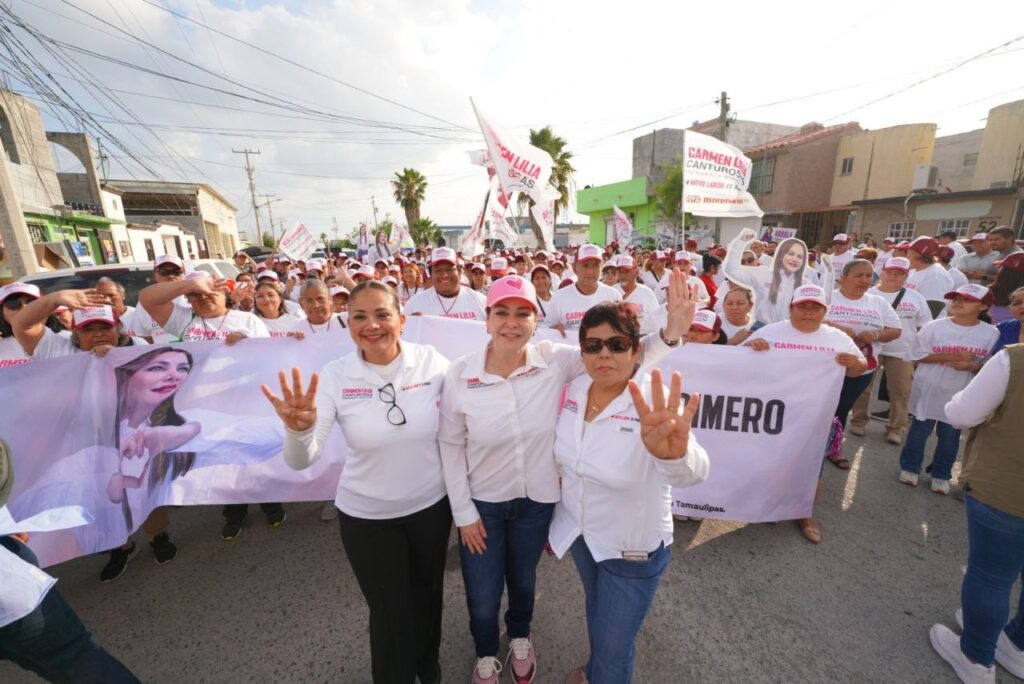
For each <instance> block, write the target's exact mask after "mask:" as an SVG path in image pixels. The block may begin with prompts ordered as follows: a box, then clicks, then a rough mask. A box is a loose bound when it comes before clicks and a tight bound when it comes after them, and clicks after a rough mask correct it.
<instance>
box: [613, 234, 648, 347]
mask: <svg viewBox="0 0 1024 684" xmlns="http://www.w3.org/2000/svg"><path fill="white" fill-rule="evenodd" d="M613 259H614V260H615V262H614V265H615V267H616V269H617V270H618V276H619V278H618V283H617V284H615V285H614V286H613V287H614V288H615V289H616V290H618V291H619V292H620V293H621V294H622V300H623V301H624V302H627V303H629V304H632V305H633V306H634V307H635V308H636V317H637V319H638V320H639V321H640V333H641V334H643V335H646V334H647V333H649V332H651V331H653V330H655V329H656V326H657V321H656V316H655V312H656V311H657V310H658V296H657V295H656V294H654V291H653V290H652V289H651V288H649V287H647V286H646V285H644V284H642V283H638V282H637V276H638V275H639V269H638V268H637V267H636V263H635V262H634V261H633V257H631V256H628V255H626V254H621V255H619V256H618V257H617V258H616V257H613Z"/></svg>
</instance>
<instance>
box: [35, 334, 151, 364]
mask: <svg viewBox="0 0 1024 684" xmlns="http://www.w3.org/2000/svg"><path fill="white" fill-rule="evenodd" d="M131 341H132V345H133V346H142V345H147V344H149V342H146V340H144V339H142V338H140V337H132V338H131ZM81 351H82V350H81V349H79V348H78V347H76V346H75V343H74V342H73V341H72V338H71V337H70V336H67V337H65V336H64V335H61V334H59V333H55V332H53V331H52V330H50V329H49V328H47V329H46V332H45V333H44V334H43V339H41V340H39V344H37V345H36V349H35V351H34V352H32V358H34V359H55V358H57V357H59V356H71V355H72V354H78V353H81Z"/></svg>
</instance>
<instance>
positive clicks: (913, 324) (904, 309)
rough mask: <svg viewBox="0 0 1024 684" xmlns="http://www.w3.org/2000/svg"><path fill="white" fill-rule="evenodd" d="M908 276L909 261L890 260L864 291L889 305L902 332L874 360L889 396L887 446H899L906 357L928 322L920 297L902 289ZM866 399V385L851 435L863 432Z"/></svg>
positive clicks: (906, 396)
mask: <svg viewBox="0 0 1024 684" xmlns="http://www.w3.org/2000/svg"><path fill="white" fill-rule="evenodd" d="M909 273H910V261H908V260H907V259H905V258H903V257H891V258H890V259H889V260H888V261H886V263H885V267H884V268H883V269H882V271H881V275H880V276H879V281H878V285H876V286H875V287H872V288H871V289H870V290H868V294H873V295H877V296H879V297H881V298H882V299H884V300H885V301H887V302H889V306H891V307H892V308H893V310H894V311H896V315H897V316H899V319H900V327H901V328H902V330H903V334H902V335H900V336H899V337H897V338H896V339H895V340H893V341H892V342H886V343H884V344H882V346H881V348H880V349H879V357H878V365H879V366H880V367H882V368H883V369H884V372H885V384H886V387H887V388H888V392H889V410H888V411H887V413H886V417H887V425H886V430H885V440H886V441H887V442H889V443H890V444H902V443H903V433H904V431H905V430H906V429H907V403H908V402H909V401H910V383H911V380H912V379H913V377H914V364H913V362H911V361H910V360H908V358H907V353H908V352H909V351H910V348H911V347H912V346H913V344H914V340H915V339H917V331H918V330H919V329H920V328H921V326H923V325H924V324H925V323H928V322H929V321H931V320H932V313H931V310H930V309H929V308H928V302H926V301H925V299H924V297H922V296H921V295H920V294H919V293H918V292H915V291H914V290H910V289H907V288H906V287H905V284H906V282H907V275H908V274H909ZM874 375H878V374H877V373H873V374H872V376H874ZM872 382H874V381H873V380H872ZM870 399H871V385H870V384H869V385H868V388H867V389H866V390H864V393H863V394H861V395H860V398H858V399H857V402H856V403H855V404H854V405H853V416H852V417H851V418H850V432H851V433H853V434H855V435H863V434H865V433H866V432H867V425H868V404H869V402H870Z"/></svg>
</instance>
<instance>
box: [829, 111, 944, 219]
mask: <svg viewBox="0 0 1024 684" xmlns="http://www.w3.org/2000/svg"><path fill="white" fill-rule="evenodd" d="M935 129H936V126H935V124H905V125H903V126H892V127H890V128H882V129H879V130H877V131H858V132H854V133H848V134H846V135H844V136H843V137H842V139H841V140H840V141H839V147H838V148H837V150H836V160H835V171H834V174H833V181H832V198H831V202H830V204H831V205H832V206H843V205H850V204H853V203H854V202H855V201H856V200H866V199H870V198H873V197H893V196H895V195H902V196H904V197H905V196H907V195H909V194H910V191H911V190H912V189H913V188H912V186H913V184H914V171H915V169H916V168H917V166H918V165H920V164H927V163H929V162H930V161H931V158H932V150H933V148H934V146H935ZM859 228H860V227H859V226H855V227H851V228H850V229H851V230H854V231H857V232H863V231H862V230H859Z"/></svg>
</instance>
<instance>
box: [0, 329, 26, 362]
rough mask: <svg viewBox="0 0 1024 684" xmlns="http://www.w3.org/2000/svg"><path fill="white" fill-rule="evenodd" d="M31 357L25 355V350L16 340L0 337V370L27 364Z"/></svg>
mask: <svg viewBox="0 0 1024 684" xmlns="http://www.w3.org/2000/svg"><path fill="white" fill-rule="evenodd" d="M31 360H32V357H31V356H29V355H28V354H26V353H25V350H24V349H22V348H21V345H20V344H18V340H17V339H15V337H14V336H13V335H12V336H11V337H0V368H4V367H7V366H20V365H21V364H23V363H28V362H29V361H31Z"/></svg>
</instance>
